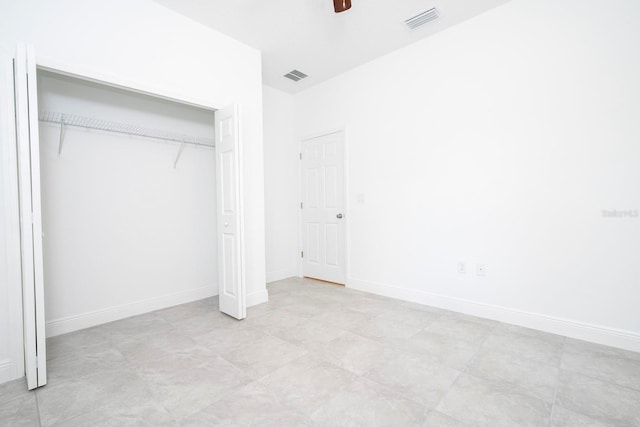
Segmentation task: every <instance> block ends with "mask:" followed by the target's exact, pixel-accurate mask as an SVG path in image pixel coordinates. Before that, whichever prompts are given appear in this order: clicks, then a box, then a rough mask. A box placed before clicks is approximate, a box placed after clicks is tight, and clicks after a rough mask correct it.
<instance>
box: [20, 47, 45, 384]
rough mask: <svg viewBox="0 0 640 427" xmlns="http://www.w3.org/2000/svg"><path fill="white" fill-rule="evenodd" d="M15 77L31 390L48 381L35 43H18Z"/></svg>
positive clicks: (26, 363)
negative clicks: (33, 45)
mask: <svg viewBox="0 0 640 427" xmlns="http://www.w3.org/2000/svg"><path fill="white" fill-rule="evenodd" d="M14 78H15V102H16V112H15V113H16V139H17V146H18V147H17V148H18V149H17V154H18V187H19V204H20V239H21V257H22V298H23V310H24V311H23V317H24V347H25V371H26V376H27V387H28V388H29V390H31V389H34V388H36V387H41V386H43V385H45V384H46V383H47V365H46V362H47V355H46V339H45V322H44V272H43V258H42V216H41V204H40V143H39V136H38V97H37V95H38V90H37V76H36V61H35V51H34V49H33V47H31V46H25V45H18V49H17V52H16V60H15V74H14Z"/></svg>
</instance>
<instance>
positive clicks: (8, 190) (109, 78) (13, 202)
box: [0, 53, 246, 378]
mask: <svg viewBox="0 0 640 427" xmlns="http://www.w3.org/2000/svg"><path fill="white" fill-rule="evenodd" d="M7 56H9V57H10V58H11V59H13V60H14V61H15V59H16V58H15V54H14V55H7ZM35 65H36V70H44V71H49V72H52V73H55V74H59V75H64V76H69V77H73V78H76V79H79V80H84V81H90V82H94V83H98V84H102V85H105V86H110V87H114V88H119V89H123V90H127V91H130V92H134V93H140V94H144V95H149V96H153V97H156V98H161V99H166V100H169V101H173V102H177V103H180V104H184V105H190V106H194V107H199V108H202V109H206V110H209V111H211V112H212V113H213V114H215V113H216V111H218V110H221V109H222V108H223V107H225V105H226V104H227V103H225V104H218V103H212V102H209V101H208V100H204V99H200V98H193V97H188V96H183V95H181V94H180V93H178V92H175V91H171V90H167V89H166V88H164V87H159V86H153V85H149V84H148V83H145V82H142V81H138V80H131V79H123V78H120V77H117V76H115V75H112V74H107V73H101V72H99V71H95V70H91V69H87V68H84V67H80V66H77V65H75V64H70V63H65V62H61V61H57V60H54V59H51V58H47V57H42V56H38V55H37V53H36V58H35ZM12 67H13V64H12ZM12 72H13V71H12ZM10 83H12V84H11V94H12V96H11V97H10V100H12V101H13V100H14V99H15V95H14V85H15V81H11V82H10ZM0 84H3V82H0ZM7 84H9V83H7ZM236 105H238V110H240V109H241V107H242V106H241V105H240V104H236ZM10 111H13V112H14V120H15V111H14V110H13V109H11V110H10ZM8 113H9V111H8V112H7V114H8ZM3 116H6V115H5V114H3ZM3 121H4V119H1V120H0V123H1V122H3ZM3 129H5V128H4V127H3ZM2 132H3V137H4V136H5V135H6V136H7V137H8V139H7V140H8V141H9V142H10V143H12V145H13V146H14V147H13V150H12V151H11V152H9V155H10V156H12V158H11V159H6V158H4V156H3V163H6V162H7V161H8V160H10V161H13V160H15V161H16V162H17V151H16V147H15V145H16V141H17V139H16V138H17V135H16V134H15V132H13V135H8V134H9V133H10V132H6V131H5V130H2ZM238 138H239V145H240V146H242V133H241V132H240V133H239V136H238ZM0 149H2V150H3V153H4V152H6V151H9V150H4V148H2V147H0ZM240 152H241V151H240ZM238 162H239V171H240V173H241V174H242V170H243V169H244V168H243V163H244V159H243V158H242V157H241V156H239V158H238ZM14 173H15V176H13V174H14ZM9 174H11V175H12V176H11V177H9V176H8V175H9ZM2 177H3V185H4V186H5V188H4V190H5V194H6V195H7V196H10V198H9V197H7V203H6V206H5V210H6V212H7V218H6V222H7V224H0V226H6V227H7V230H6V231H7V239H8V240H9V239H11V241H9V242H8V243H10V244H11V243H13V244H14V245H13V246H15V240H16V233H17V239H18V240H17V242H18V245H19V244H20V243H19V242H20V238H21V234H22V231H21V227H20V216H19V212H20V202H19V199H18V194H19V187H18V186H19V184H18V170H17V163H16V164H14V165H11V168H3V174H2ZM238 191H239V202H240V203H242V202H243V199H244V194H243V188H242V186H239V188H238ZM216 197H217V196H216ZM239 222H240V224H241V226H243V225H244V222H245V216H244V211H243V210H240V214H239ZM216 238H217V236H216ZM241 239H244V236H243V235H242V236H241ZM216 244H218V242H216ZM240 247H241V248H242V249H241V251H240V257H242V259H243V260H244V257H245V253H244V248H245V247H246V245H245V242H244V240H243V241H241V242H240ZM242 265H243V266H244V263H243V264H242ZM243 268H244V267H243ZM7 270H8V273H9V274H8V278H9V280H11V282H9V283H8V287H9V295H14V296H15V295H18V296H19V298H20V306H19V308H17V309H15V312H11V313H10V316H11V320H10V324H11V325H13V326H15V327H16V329H15V331H12V332H11V333H12V334H16V335H17V334H19V335H20V339H19V340H16V341H17V342H16V348H15V356H14V357H15V358H16V360H17V361H20V362H21V363H20V362H16V368H15V370H16V378H20V377H22V376H24V375H25V363H26V362H25V361H24V357H25V355H26V351H25V348H24V346H25V344H26V343H25V325H26V323H25V322H24V321H23V316H24V309H23V302H24V298H23V284H22V274H21V271H22V259H21V256H20V251H18V255H17V256H15V255H14V256H11V255H10V254H9V256H8V257H7ZM218 286H220V285H218ZM240 286H241V287H242V288H243V292H242V294H243V297H244V306H245V307H246V283H245V280H244V271H243V278H242V280H241V283H240ZM18 327H19V328H20V331H19V332H18V329H17V328H18ZM18 344H19V348H18ZM18 371H19V372H18Z"/></svg>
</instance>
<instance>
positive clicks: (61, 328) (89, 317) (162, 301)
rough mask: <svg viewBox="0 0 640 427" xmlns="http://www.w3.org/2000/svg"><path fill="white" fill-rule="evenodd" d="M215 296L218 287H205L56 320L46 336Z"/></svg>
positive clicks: (48, 325)
mask: <svg viewBox="0 0 640 427" xmlns="http://www.w3.org/2000/svg"><path fill="white" fill-rule="evenodd" d="M215 295H218V286H217V285H214V286H203V287H201V288H196V289H189V290H187V291H181V292H175V293H172V294H168V295H162V296H159V297H154V298H149V299H146V300H142V301H136V302H132V303H128V304H123V305H119V306H116V307H109V308H105V309H102V310H96V311H92V312H89V313H83V314H78V315H75V316H69V317H64V318H61V319H54V320H50V321H48V322H46V334H47V337H55V336H56V335H62V334H66V333H68V332H73V331H78V330H80V329H85V328H90V327H91V326H97V325H102V324H103V323H108V322H113V321H115V320H120V319H124V318H127V317H131V316H136V315H138V314H144V313H149V312H150V311H155V310H160V309H163V308H167V307H172V306H174V305H180V304H186V303H188V302H192V301H197V300H200V299H203V298H209V297H212V296H215Z"/></svg>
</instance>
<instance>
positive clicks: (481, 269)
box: [476, 264, 487, 276]
mask: <svg viewBox="0 0 640 427" xmlns="http://www.w3.org/2000/svg"><path fill="white" fill-rule="evenodd" d="M476 275H478V276H486V275H487V267H485V266H484V264H476Z"/></svg>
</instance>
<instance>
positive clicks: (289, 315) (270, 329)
mask: <svg viewBox="0 0 640 427" xmlns="http://www.w3.org/2000/svg"><path fill="white" fill-rule="evenodd" d="M310 317H311V315H310V314H305V313H299V312H297V311H290V310H287V309H286V308H282V309H279V310H272V311H269V312H267V313H265V314H263V315H261V316H256V317H250V318H247V319H245V320H243V321H242V323H243V324H244V326H249V327H253V328H257V329H260V331H262V332H264V333H266V334H272V333H274V332H276V331H281V330H283V329H291V328H296V327H297V326H298V325H299V324H300V323H302V322H304V321H305V320H307V319H309V318H310Z"/></svg>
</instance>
